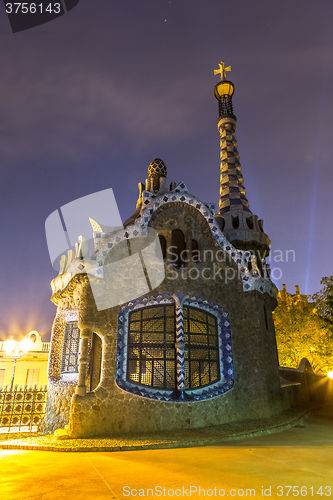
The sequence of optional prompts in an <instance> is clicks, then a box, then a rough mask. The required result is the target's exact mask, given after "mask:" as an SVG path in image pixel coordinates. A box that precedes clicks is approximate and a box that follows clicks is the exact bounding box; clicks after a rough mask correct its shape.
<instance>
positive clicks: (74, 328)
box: [61, 321, 80, 373]
mask: <svg viewBox="0 0 333 500" xmlns="http://www.w3.org/2000/svg"><path fill="white" fill-rule="evenodd" d="M79 346H80V329H79V327H78V322H77V321H68V322H67V323H66V327H65V334H64V344H63V349H62V358H61V373H78V372H79V354H80V351H79Z"/></svg>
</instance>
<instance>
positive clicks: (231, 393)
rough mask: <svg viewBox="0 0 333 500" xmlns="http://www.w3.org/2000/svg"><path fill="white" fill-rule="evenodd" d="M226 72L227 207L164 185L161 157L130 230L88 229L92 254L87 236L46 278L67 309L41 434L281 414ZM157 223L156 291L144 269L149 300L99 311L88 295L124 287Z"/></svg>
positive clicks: (269, 299)
mask: <svg viewBox="0 0 333 500" xmlns="http://www.w3.org/2000/svg"><path fill="white" fill-rule="evenodd" d="M226 70H227V68H224V64H223V63H222V62H221V63H220V70H217V72H219V73H220V74H221V81H220V82H219V83H218V84H217V85H216V86H215V88H214V94H215V97H216V98H217V100H218V105H219V117H218V120H217V126H218V131H219V134H220V159H221V160H220V179H221V180H220V201H219V207H218V209H216V208H215V206H214V204H212V203H204V202H202V201H201V200H200V199H199V198H197V197H196V196H194V195H192V194H191V193H190V192H189V191H188V189H187V187H186V184H185V183H184V182H179V183H178V184H176V183H175V182H172V183H171V184H168V182H167V168H166V165H165V164H164V162H163V161H162V160H160V159H155V160H154V161H153V162H152V163H151V164H150V165H149V168H148V178H147V179H146V182H145V184H142V183H140V184H139V199H138V201H137V207H136V210H135V212H134V214H133V215H132V216H131V217H130V218H129V219H128V220H127V221H126V222H125V224H124V228H123V230H122V231H118V232H116V233H115V232H112V231H111V232H110V231H109V232H108V231H107V229H106V228H104V227H103V226H102V225H100V224H98V223H97V222H96V221H91V222H92V226H93V235H94V242H95V251H94V254H93V255H92V256H91V257H90V258H89V257H88V255H87V252H85V250H84V249H83V248H82V245H83V243H84V242H81V244H80V245H77V248H76V254H74V252H73V251H70V252H69V255H68V257H63V259H62V265H61V272H60V273H59V276H58V277H56V278H55V279H54V280H53V281H52V283H51V286H52V291H53V294H52V300H53V302H54V303H55V304H56V305H57V307H58V309H57V314H56V317H55V320H54V324H53V331H52V338H51V349H50V360H49V373H48V377H49V389H48V408H47V414H46V417H45V419H44V423H43V429H44V431H49V432H50V431H54V430H56V429H57V428H61V427H64V426H65V425H67V432H68V434H69V436H70V437H84V436H93V435H102V434H103V435H119V434H125V433H135V432H143V431H144V432H153V431H158V430H172V429H190V428H197V427H203V426H212V425H218V424H222V423H227V422H232V421H236V420H242V419H247V418H249V416H251V418H262V417H268V416H270V415H272V414H274V413H278V412H280V411H282V410H283V409H284V408H285V407H286V405H287V402H286V398H284V397H283V393H282V392H281V388H280V383H279V375H278V358H277V350H276V342H275V334H274V324H273V320H272V310H274V308H275V306H276V296H277V289H276V287H275V285H274V284H273V283H272V282H271V280H270V276H269V265H268V264H266V261H265V256H267V255H268V252H269V246H270V240H269V238H268V236H267V235H266V234H265V232H264V230H263V221H262V220H259V219H258V217H257V215H255V214H253V213H252V212H251V210H250V207H249V202H248V200H247V197H246V192H245V187H244V181H243V176H242V171H241V165H240V160H239V154H238V150H237V141H236V138H235V130H236V122H237V120H236V116H235V115H234V114H233V104H232V95H233V92H234V85H233V84H232V83H231V82H230V81H228V80H226V74H225V71H226ZM149 228H151V229H154V230H155V231H156V232H157V233H158V237H159V241H160V245H161V250H162V255H163V260H164V263H163V267H164V273H165V278H164V280H160V281H161V282H160V283H159V281H158V280H157V281H156V280H155V281H156V283H159V284H158V285H157V286H152V285H154V283H153V282H154V276H155V275H154V270H153V271H152V272H147V270H148V271H149V269H148V268H149V263H147V261H145V265H146V269H144V271H145V276H146V278H147V277H149V279H147V282H148V287H147V290H146V291H145V293H142V294H141V296H137V297H136V298H133V299H132V300H127V301H123V303H120V304H119V305H115V306H113V307H109V308H108V307H106V305H105V306H104V307H102V308H101V307H97V305H96V300H95V299H96V295H95V294H94V293H93V291H94V290H102V294H101V295H103V293H104V292H103V290H104V291H105V290H107V287H108V286H111V287H112V284H114V282H117V280H116V278H114V279H113V277H112V276H111V277H110V276H109V277H107V273H106V272H105V269H106V267H107V264H108V263H109V262H111V261H113V262H114V261H116V262H117V263H118V264H119V266H120V267H121V266H122V260H121V259H122V258H123V260H124V259H125V258H126V257H128V256H129V255H132V256H133V254H134V253H135V244H136V239H138V240H139V239H142V236H143V235H145V234H147V230H148V229H149ZM131 248H132V253H131ZM142 253H143V252H142ZM126 262H127V261H126ZM156 272H157V271H156ZM133 273H134V271H133ZM117 276H118V275H117ZM155 277H156V276H155ZM118 278H119V276H118ZM118 278H117V279H118ZM107 281H108V283H107ZM129 281H131V280H129ZM132 281H133V283H135V274H133V278H132ZM110 283H111V285H110ZM156 283H155V284H156ZM118 284H119V285H121V283H120V282H119V283H118ZM105 293H106V292H105ZM102 298H103V297H100V299H102Z"/></svg>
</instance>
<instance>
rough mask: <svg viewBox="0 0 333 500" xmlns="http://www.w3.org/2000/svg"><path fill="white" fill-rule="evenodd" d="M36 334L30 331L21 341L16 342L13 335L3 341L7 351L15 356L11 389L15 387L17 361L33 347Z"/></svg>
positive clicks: (9, 354) (11, 355)
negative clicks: (33, 337) (32, 338)
mask: <svg viewBox="0 0 333 500" xmlns="http://www.w3.org/2000/svg"><path fill="white" fill-rule="evenodd" d="M33 335H35V332H33V331H32V332H29V333H28V334H27V335H26V336H25V337H24V339H23V340H21V342H16V341H15V340H14V339H13V337H11V338H10V339H9V340H6V342H4V343H3V347H4V349H5V353H6V354H7V355H8V356H10V357H11V358H13V360H14V366H13V374H12V381H11V383H10V391H12V389H13V383H14V376H15V367H16V361H17V360H18V359H19V358H20V357H21V356H23V355H24V354H26V353H27V352H28V351H30V350H31V349H32V345H33V341H32V340H31V337H32V336H33Z"/></svg>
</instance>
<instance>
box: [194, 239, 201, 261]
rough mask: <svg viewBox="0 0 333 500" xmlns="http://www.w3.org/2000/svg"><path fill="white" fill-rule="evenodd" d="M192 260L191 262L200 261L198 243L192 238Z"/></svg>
mask: <svg viewBox="0 0 333 500" xmlns="http://www.w3.org/2000/svg"><path fill="white" fill-rule="evenodd" d="M192 260H193V262H200V251H199V243H198V242H197V240H192Z"/></svg>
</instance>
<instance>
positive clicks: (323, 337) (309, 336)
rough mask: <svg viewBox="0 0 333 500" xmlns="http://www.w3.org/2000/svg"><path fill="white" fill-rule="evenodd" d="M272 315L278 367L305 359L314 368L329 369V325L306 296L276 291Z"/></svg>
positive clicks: (332, 347)
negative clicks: (275, 304)
mask: <svg viewBox="0 0 333 500" xmlns="http://www.w3.org/2000/svg"><path fill="white" fill-rule="evenodd" d="M273 318H274V324H275V333H276V343H277V348H278V355H279V363H280V365H281V366H289V367H291V368H297V367H298V366H299V363H300V361H301V359H302V358H307V359H308V360H309V362H310V363H311V366H312V368H313V369H314V371H321V372H325V373H327V372H328V371H330V370H332V369H333V338H332V330H331V328H330V326H331V325H330V324H329V325H328V322H327V320H325V319H323V318H322V317H321V315H320V314H319V313H318V309H317V308H316V307H315V304H313V303H311V302H310V303H309V302H308V297H307V296H306V295H300V294H296V295H291V294H289V293H286V292H279V296H278V307H277V308H276V309H275V311H274V313H273Z"/></svg>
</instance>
